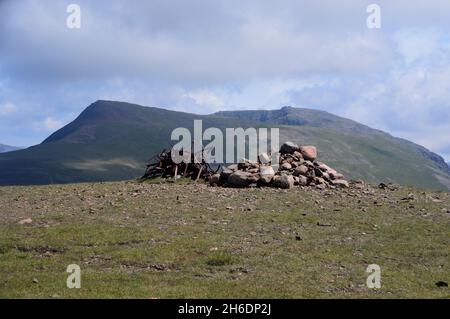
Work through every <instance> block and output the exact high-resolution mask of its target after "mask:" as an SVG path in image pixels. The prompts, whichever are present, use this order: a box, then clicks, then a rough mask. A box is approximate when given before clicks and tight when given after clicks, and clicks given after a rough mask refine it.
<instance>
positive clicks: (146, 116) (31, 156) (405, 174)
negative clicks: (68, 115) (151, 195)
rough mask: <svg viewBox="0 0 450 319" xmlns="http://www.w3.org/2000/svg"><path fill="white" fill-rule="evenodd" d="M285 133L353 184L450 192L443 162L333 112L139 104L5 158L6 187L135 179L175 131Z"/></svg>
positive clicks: (111, 106)
mask: <svg viewBox="0 0 450 319" xmlns="http://www.w3.org/2000/svg"><path fill="white" fill-rule="evenodd" d="M194 119H201V120H203V129H205V128H207V127H218V128H221V129H224V128H226V127H256V128H258V127H273V126H275V127H279V128H280V134H281V136H280V139H281V141H285V140H292V141H294V142H296V143H299V144H314V145H316V146H317V147H318V151H319V157H320V160H322V161H323V162H326V163H329V164H330V165H333V166H335V167H336V168H337V169H339V170H340V171H342V172H344V173H345V174H346V175H347V177H348V178H357V179H364V180H367V181H370V182H381V181H384V182H386V181H388V182H389V181H392V182H397V183H400V184H407V185H415V186H419V187H427V188H437V189H444V188H446V187H450V174H449V169H448V166H447V165H446V164H445V162H444V160H443V159H442V158H441V157H439V156H438V155H436V154H434V153H431V152H429V151H428V150H426V149H425V148H423V147H421V146H419V145H416V144H414V143H411V142H409V141H406V140H403V139H399V138H395V137H392V136H390V135H388V134H386V133H383V132H381V131H378V130H374V129H371V128H369V127H367V126H364V125H361V124H359V123H357V122H354V121H351V120H347V119H344V118H341V117H337V116H335V115H332V114H329V113H327V112H322V111H315V110H308V109H297V108H291V107H284V108H282V109H280V110H273V111H233V112H219V113H215V114H211V115H195V114H189V113H182V112H175V111H169V110H165V109H159V108H152V107H142V106H139V105H134V104H129V103H123V102H112V101H97V102H95V103H93V104H92V105H90V106H89V107H88V108H87V109H86V110H84V111H83V112H82V113H81V114H80V116H79V117H78V118H77V119H75V120H74V121H73V122H72V123H70V124H68V125H66V126H65V127H63V128H62V129H60V130H58V131H57V132H55V133H54V134H52V135H51V136H49V137H48V138H47V139H46V140H45V141H44V142H43V143H42V144H40V145H36V146H33V147H30V148H28V149H26V150H21V151H17V152H12V153H6V154H1V155H0V184H2V185H6V184H49V183H68V182H90V181H107V180H121V179H130V178H135V177H138V176H140V175H142V174H143V171H144V168H145V163H146V162H147V160H148V159H149V158H150V157H151V156H152V155H154V154H156V153H158V152H159V151H161V149H162V148H164V147H167V146H168V145H170V144H171V141H170V134H171V132H172V130H173V129H174V128H176V127H186V128H188V129H190V130H192V126H193V121H194Z"/></svg>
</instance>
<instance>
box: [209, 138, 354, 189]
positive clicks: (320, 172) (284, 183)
mask: <svg viewBox="0 0 450 319" xmlns="http://www.w3.org/2000/svg"><path fill="white" fill-rule="evenodd" d="M316 158H317V150H316V148H315V147H314V146H298V145H296V144H294V143H292V142H286V143H284V144H283V145H282V146H281V147H280V163H279V168H278V171H275V169H274V168H273V167H272V165H271V163H270V162H269V161H270V156H269V155H268V154H266V153H263V154H261V155H259V161H258V162H252V161H249V160H243V161H242V162H241V163H239V164H232V165H229V166H227V167H225V168H224V169H223V170H222V171H221V172H220V173H218V174H214V175H212V176H211V177H210V179H209V183H210V184H211V185H213V186H225V187H255V186H271V187H277V188H284V189H288V188H292V187H294V186H310V187H316V188H319V189H325V188H336V187H348V186H349V183H348V182H347V181H346V180H345V179H344V175H342V174H341V173H338V172H337V171H336V170H335V169H333V168H331V167H329V166H328V165H325V164H324V163H321V162H319V161H316Z"/></svg>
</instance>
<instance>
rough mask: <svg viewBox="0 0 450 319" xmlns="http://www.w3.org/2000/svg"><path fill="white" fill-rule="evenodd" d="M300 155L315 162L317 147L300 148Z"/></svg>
mask: <svg viewBox="0 0 450 319" xmlns="http://www.w3.org/2000/svg"><path fill="white" fill-rule="evenodd" d="M300 153H302V156H303V158H304V159H305V160H308V161H314V160H315V159H316V158H317V149H316V147H315V146H309V145H308V146H302V147H301V148H300Z"/></svg>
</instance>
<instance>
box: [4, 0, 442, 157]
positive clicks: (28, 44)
mask: <svg viewBox="0 0 450 319" xmlns="http://www.w3.org/2000/svg"><path fill="white" fill-rule="evenodd" d="M69 4H77V5H79V7H80V9H81V16H80V18H81V19H80V22H81V25H80V26H81V27H80V28H79V29H78V28H75V29H71V28H68V27H67V18H68V17H69V15H70V13H68V12H67V6H68V5H69ZM370 4H377V5H378V6H379V7H380V9H381V27H380V28H368V27H367V23H366V20H367V18H368V17H369V15H370V13H368V12H367V7H368V6H369V5H370ZM100 99H106V100H118V101H127V102H131V103H137V104H141V105H146V106H155V107H163V108H167V109H172V110H178V111H186V112H193V113H197V114H208V113H213V112H216V111H219V110H245V109H277V108H280V107H282V106H286V105H290V106H294V107H305V108H313V109H319V110H325V111H328V112H330V113H333V114H336V115H340V116H343V117H346V118H350V119H353V120H356V121H358V122H361V123H364V124H366V125H369V126H371V127H374V128H377V129H381V130H384V131H386V132H389V133H390V134H392V135H394V136H398V137H403V138H406V139H409V140H411V141H414V142H416V143H418V144H421V145H424V146H425V147H427V148H429V149H431V150H432V151H434V152H436V153H438V154H440V155H442V156H443V157H444V158H445V159H446V160H447V161H450V138H449V136H450V1H441V0H415V1H407V0H388V1H375V0H371V1H364V0H340V1H335V0H315V1H302V0H277V1H275V0H265V1H260V0H246V1H235V0H203V1H199V0H158V1H156V0H147V1H138V0H129V1H121V0H95V1H93V0H90V1H88V0H86V1H81V0H71V1H64V0H61V1H54V0H40V1H37V0H36V1H32V0H22V1H13V0H0V143H3V144H9V145H18V146H30V145H34V144H37V143H40V142H41V141H42V140H44V139H45V138H46V137H47V136H48V135H49V134H51V133H52V132H54V131H55V130H57V129H59V128H60V127H62V126H64V125H65V124H67V123H69V122H71V121H72V120H73V119H75V118H76V116H77V115H78V114H79V113H80V112H81V111H83V109H85V108H86V107H87V106H88V105H89V104H91V103H93V102H95V101H96V100H100Z"/></svg>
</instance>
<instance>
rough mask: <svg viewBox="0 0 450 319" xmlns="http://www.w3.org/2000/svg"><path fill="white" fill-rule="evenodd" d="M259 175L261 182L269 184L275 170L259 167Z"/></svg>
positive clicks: (268, 167) (269, 167) (270, 167)
mask: <svg viewBox="0 0 450 319" xmlns="http://www.w3.org/2000/svg"><path fill="white" fill-rule="evenodd" d="M259 174H260V175H261V181H262V182H263V183H266V184H269V183H270V182H271V181H272V179H273V177H274V176H275V170H274V169H273V167H272V166H261V168H260V172H259Z"/></svg>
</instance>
